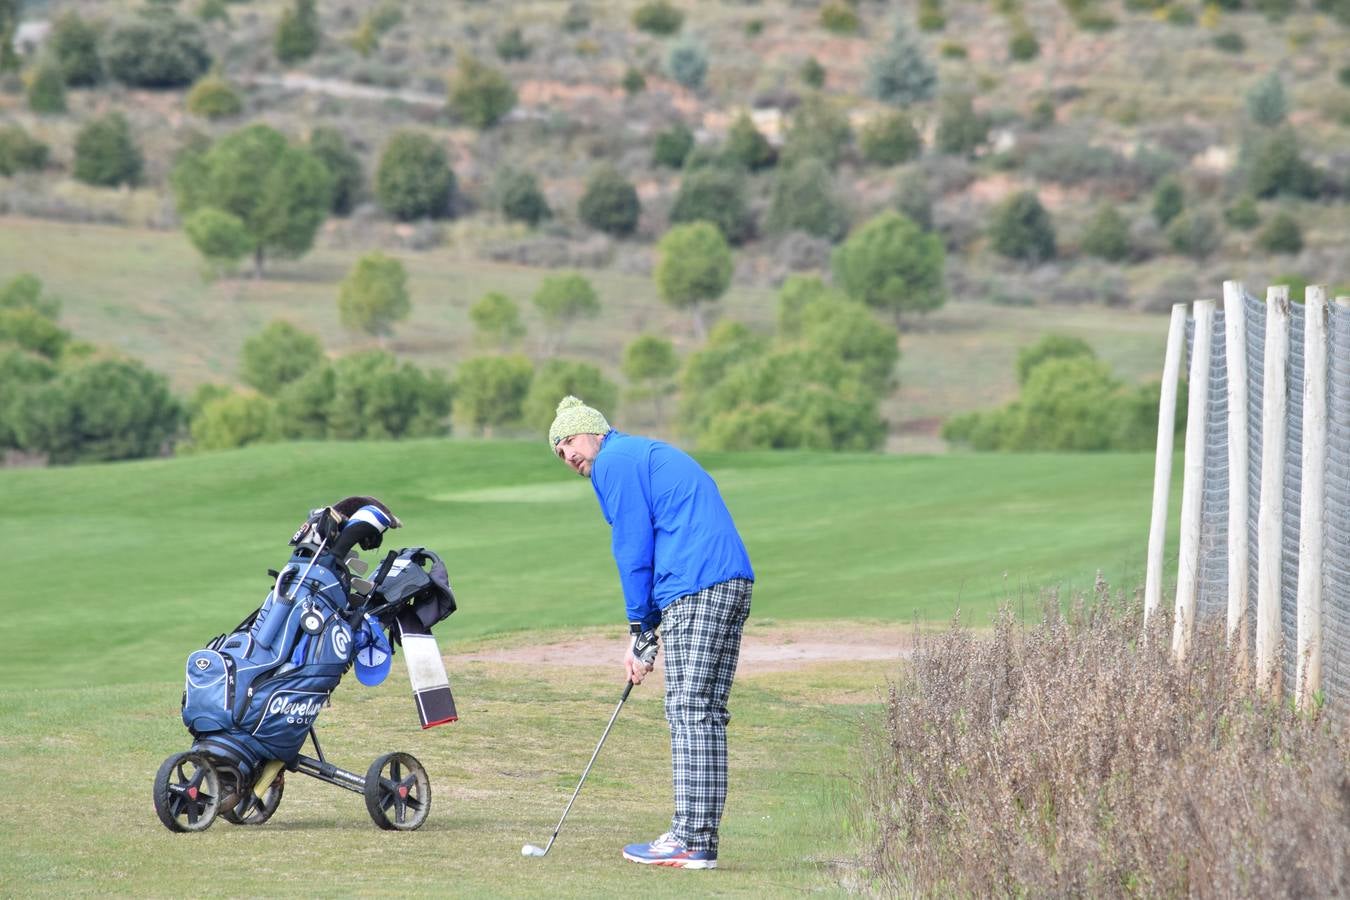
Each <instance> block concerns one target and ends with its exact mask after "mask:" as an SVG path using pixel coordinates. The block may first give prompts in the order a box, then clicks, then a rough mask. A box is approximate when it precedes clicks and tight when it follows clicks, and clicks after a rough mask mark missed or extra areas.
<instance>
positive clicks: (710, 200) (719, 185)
mask: <svg viewBox="0 0 1350 900" xmlns="http://www.w3.org/2000/svg"><path fill="white" fill-rule="evenodd" d="M745 193H746V184H745V176H744V175H743V174H742V173H741V172H740V171H739V170H734V169H723V168H716V167H709V168H703V169H696V170H694V171H692V172H689V173H688V174H687V175H685V176H684V178H682V179H680V188H679V190H678V191H677V192H676V194H675V202H674V203H673V204H672V205H671V208H670V223H671V224H672V225H679V224H682V223H688V222H711V223H713V224H714V225H716V226H717V230H718V231H720V232H722V236H723V237H724V238H726V239H727V242H728V243H730V244H732V245H733V246H736V245H739V244H742V243H744V242H745V241H747V240H749V239H750V238H751V237H753V236H754V233H755V220H754V218H753V216H752V215H751V213H750V209H749V206H748V204H747V203H746V199H745Z"/></svg>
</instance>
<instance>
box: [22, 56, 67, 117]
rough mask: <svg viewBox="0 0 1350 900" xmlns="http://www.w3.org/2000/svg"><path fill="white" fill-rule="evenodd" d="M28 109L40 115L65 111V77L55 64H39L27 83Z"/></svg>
mask: <svg viewBox="0 0 1350 900" xmlns="http://www.w3.org/2000/svg"><path fill="white" fill-rule="evenodd" d="M28 108H29V109H31V110H32V111H33V112H35V113H38V114H41V115H53V114H58V113H63V112H65V111H66V76H65V73H64V72H63V71H61V68H60V66H58V65H57V64H56V63H55V62H44V63H39V64H38V67H37V68H36V69H35V70H34V71H33V75H32V80H31V81H29V83H28Z"/></svg>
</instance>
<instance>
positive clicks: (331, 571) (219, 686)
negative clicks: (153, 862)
mask: <svg viewBox="0 0 1350 900" xmlns="http://www.w3.org/2000/svg"><path fill="white" fill-rule="evenodd" d="M400 524H401V523H400V522H399V521H398V519H397V518H396V517H394V515H393V514H392V513H391V512H389V510H388V508H387V507H385V506H384V505H383V504H381V503H379V501H377V500H373V499H372V498H369V497H351V498H347V499H346V500H344V501H341V502H340V503H338V504H334V505H333V506H332V507H325V508H323V509H319V510H315V511H314V512H313V513H311V514H310V516H309V518H308V519H307V520H306V521H305V522H304V524H302V525H301V527H300V529H299V530H298V531H297V532H296V533H295V535H294V536H293V537H292V538H291V545H292V547H293V551H292V554H291V557H290V559H289V560H288V561H287V562H286V564H285V566H284V567H282V569H281V571H279V572H276V571H272V572H269V575H271V576H272V577H273V579H274V580H273V585H272V589H271V591H269V593H268V594H267V597H266V599H265V600H264V601H263V603H262V605H261V606H260V607H258V609H257V610H255V611H254V612H253V613H251V614H250V615H249V616H248V617H246V618H245V619H244V621H242V622H240V623H239V625H238V626H237V627H236V628H235V629H234V630H233V631H231V632H229V633H228V634H222V635H219V636H218V637H216V638H215V639H213V640H211V641H210V642H208V643H207V645H206V646H205V647H204V648H203V649H201V650H196V651H194V652H193V653H191V654H190V655H189V656H188V659H187V677H186V686H185V689H184V692H183V704H182V718H183V724H184V725H186V726H187V728H188V731H190V732H191V733H192V737H193V738H194V740H195V743H194V745H193V748H192V750H190V751H188V753H186V754H179V755H178V757H171V758H170V759H169V760H166V762H165V767H164V770H162V771H161V777H160V778H158V779H157V782H156V794H155V796H156V808H157V811H159V813H160V818H161V820H163V821H164V823H165V825H166V826H168V827H170V828H171V829H173V830H199V829H200V828H204V827H206V826H207V825H209V822H210V819H211V818H214V807H213V808H212V811H211V815H210V816H207V815H206V807H202V806H201V804H200V802H199V800H198V796H199V793H198V791H197V787H196V785H195V784H194V782H193V779H194V778H199V777H200V775H199V773H200V772H201V771H202V770H204V769H205V770H210V772H209V775H210V776H211V778H213V779H217V780H218V781H219V782H221V786H220V789H219V792H220V793H221V794H223V795H224V797H225V798H226V799H227V800H228V801H229V802H228V803H227V811H226V815H227V818H231V821H235V820H241V821H243V822H244V823H246V824H254V823H260V822H261V821H264V820H265V818H266V817H265V816H261V815H260V814H259V813H258V812H257V810H256V809H255V808H256V807H258V805H259V804H258V803H254V802H253V801H252V798H251V797H250V796H249V795H250V794H251V793H252V788H253V785H254V782H255V780H256V781H258V783H259V797H263V796H264V795H263V794H262V790H263V789H264V788H266V785H265V784H262V782H263V781H264V780H265V781H266V782H268V783H272V782H273V779H274V778H277V779H278V780H277V782H276V784H277V785H278V786H279V783H280V782H279V776H278V774H277V773H278V771H279V770H278V769H277V768H276V766H279V765H284V766H285V767H286V768H287V769H289V770H291V771H300V772H302V773H304V774H309V775H314V776H315V777H319V778H320V779H321V780H326V781H329V782H331V783H334V784H337V785H338V786H340V787H345V788H347V789H349V790H355V791H357V792H361V791H363V790H365V792H366V793H367V805H368V807H370V811H371V815H372V818H374V819H375V821H376V824H377V825H380V826H381V827H392V828H400V829H406V828H408V827H416V825H420V824H421V819H422V818H424V817H425V806H423V807H419V809H418V810H415V812H416V813H417V815H416V816H415V817H414V819H415V824H412V823H413V821H414V819H409V818H407V817H405V816H403V815H402V812H401V810H396V811H395V812H396V813H397V814H396V815H391V814H390V808H389V806H388V803H395V805H397V804H401V803H402V802H403V795H405V794H406V793H407V791H406V790H404V791H402V793H399V792H398V791H393V792H391V791H389V790H385V791H383V792H381V791H380V790H378V788H380V784H378V783H372V784H371V785H370V788H371V789H370V790H366V787H367V785H366V784H365V781H366V780H363V779H361V778H360V776H357V775H354V774H352V773H347V772H344V771H343V770H341V769H337V768H336V767H334V766H332V765H331V764H328V763H326V762H325V761H324V759H323V753H322V750H321V749H319V746H318V738H317V736H316V735H315V734H314V731H313V725H314V722H315V720H316V719H317V717H318V715H319V712H320V711H321V710H322V709H323V707H324V706H325V705H327V703H328V698H329V695H330V694H331V693H332V692H333V690H334V689H335V688H336V687H337V685H338V683H339V682H340V681H341V680H342V678H343V676H344V675H345V674H346V673H347V672H348V671H349V670H350V669H351V668H352V666H353V664H355V665H356V666H357V675H358V677H359V678H360V680H361V681H362V682H363V683H366V684H378V683H379V682H380V681H382V680H383V678H384V676H385V674H386V673H387V672H388V669H389V664H390V658H391V656H392V654H393V645H392V643H391V642H390V639H389V637H387V636H386V633H388V635H389V636H391V637H392V639H393V641H394V642H398V643H403V644H405V649H408V650H411V649H412V648H411V644H412V643H413V642H414V641H413V638H414V636H416V637H417V638H419V639H421V640H423V641H425V642H426V643H427V644H430V647H431V649H430V651H429V652H430V654H431V656H432V657H433V659H432V660H431V662H432V668H433V669H436V670H439V672H440V674H441V682H440V684H438V685H433V686H432V689H430V690H427V691H419V690H417V689H418V684H417V680H416V679H414V684H413V686H414V689H415V691H414V694H415V697H416V698H417V700H418V709H419V713H423V726H424V727H426V726H427V725H428V720H427V718H426V715H425V713H424V707H425V702H424V699H423V697H422V696H421V695H422V693H428V694H430V695H434V696H435V697H436V699H437V706H436V709H437V711H438V717H437V719H436V720H435V721H432V722H430V724H439V723H440V722H445V721H453V720H454V719H455V718H456V715H455V712H454V701H453V698H452V697H450V691H449V682H448V680H446V679H445V678H444V667H443V665H442V664H441V661H440V653H439V650H436V649H434V648H435V644H434V640H433V639H432V637H431V634H430V629H431V626H432V625H434V624H435V623H437V622H440V621H441V620H443V619H445V618H446V617H447V616H449V615H450V614H451V613H453V612H454V611H455V608H456V604H455V596H454V592H453V591H452V590H451V588H450V583H449V578H448V575H447V573H446V568H445V565H444V563H443V562H442V561H441V559H440V557H438V556H437V555H436V554H435V553H433V552H431V551H430V550H427V549H426V548H423V547H408V548H404V549H402V550H398V551H391V552H389V553H388V554H387V555H386V556H385V558H384V560H383V561H382V563H381V565H380V566H379V569H378V571H377V573H376V574H375V576H374V577H373V578H371V579H370V580H369V581H367V580H365V579H363V578H359V577H356V576H357V575H360V574H364V572H365V571H366V569H365V564H364V563H363V562H361V561H360V560H359V558H358V557H355V556H353V555H352V550H353V548H354V547H356V546H357V545H358V544H359V545H360V546H361V547H362V548H363V549H367V550H373V549H375V548H377V547H378V546H379V545H380V543H381V541H382V536H383V533H384V531H385V530H386V529H387V528H391V527H393V528H396V527H399V525H400ZM354 573H355V574H354ZM419 649H420V648H419ZM409 661H410V663H411V661H412V657H411V656H410V657H409ZM363 663H364V668H363ZM419 668H420V669H425V668H426V666H425V665H422V666H420V667H419ZM307 739H312V740H313V741H314V745H315V750H316V752H317V753H318V757H319V758H318V760H313V759H310V758H309V757H305V756H302V755H301V754H300V750H301V748H302V747H303V746H304V744H305V741H306V740H307ZM388 757H390V758H392V757H398V759H394V760H393V762H392V763H386V757H382V758H381V759H380V760H377V763H385V764H386V768H389V767H390V766H392V772H393V773H394V774H395V775H396V776H397V775H400V774H401V773H403V772H410V771H412V770H413V769H412V767H413V766H414V765H416V768H417V771H418V772H420V773H421V774H420V779H421V782H420V783H421V789H422V790H423V791H424V792H425V790H427V788H426V787H425V781H426V776H425V771H424V770H422V769H421V766H420V764H419V763H416V760H414V759H413V758H412V757H410V756H408V755H407V754H389V755H388ZM264 773H265V774H264ZM388 777H389V776H388V773H387V772H386V774H384V775H380V776H379V778H377V779H376V781H377V782H381V780H383V782H388ZM397 781H398V778H395V782H397ZM160 782H163V783H162V784H161V783H160ZM383 782H381V783H383ZM384 786H385V787H388V785H387V784H385V785H384ZM412 787H413V789H414V791H416V790H418V789H419V788H418V785H417V784H413V785H412ZM276 794H277V799H278V800H279V790H277V791H276ZM386 794H388V795H389V796H388V797H387V796H385V795H386ZM389 797H393V798H394V800H389ZM428 797H429V795H428ZM161 801H162V802H161ZM386 801H388V802H386ZM372 803H373V804H375V806H373V807H372V806H371V804H372ZM236 804H238V805H236ZM199 807H200V808H199ZM272 808H275V804H274V803H273V806H272ZM231 809H232V810H233V811H234V815H233V816H231V814H230V813H229V810H231ZM270 814H271V813H270V810H269V811H267V813H266V815H269V816H270ZM250 816H251V818H250Z"/></svg>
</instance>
